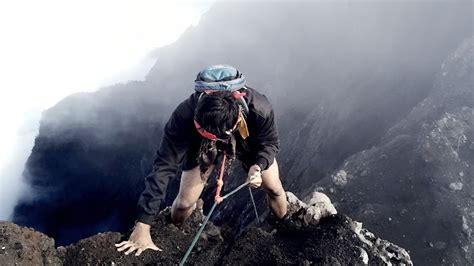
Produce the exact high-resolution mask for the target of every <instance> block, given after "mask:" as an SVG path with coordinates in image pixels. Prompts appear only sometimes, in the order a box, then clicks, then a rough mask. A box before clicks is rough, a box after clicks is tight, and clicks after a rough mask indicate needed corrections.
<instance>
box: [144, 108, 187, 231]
mask: <svg viewBox="0 0 474 266" xmlns="http://www.w3.org/2000/svg"><path fill="white" fill-rule="evenodd" d="M193 115H194V114H193V111H192V110H191V109H190V106H189V102H188V101H184V102H182V103H181V104H180V105H179V106H178V107H177V108H176V110H175V111H174V112H173V114H172V115H171V117H170V119H169V120H168V122H167V123H166V125H165V128H164V133H163V138H162V140H161V145H160V148H159V149H158V151H157V152H156V158H155V161H154V163H153V170H152V172H151V173H150V174H149V175H148V176H147V177H145V190H144V191H143V192H142V194H141V196H140V199H139V201H138V209H139V216H138V221H140V222H142V223H146V224H151V222H152V221H153V217H154V216H155V215H156V214H157V213H158V212H159V211H160V205H161V203H162V201H163V200H164V198H165V193H166V188H167V186H168V182H169V180H170V179H171V178H173V177H175V176H176V173H177V171H178V168H179V165H180V163H181V161H182V159H183V157H184V154H185V153H186V151H187V150H188V147H189V144H190V143H189V140H190V137H189V134H190V132H191V131H190V130H193V128H192V119H193Z"/></svg>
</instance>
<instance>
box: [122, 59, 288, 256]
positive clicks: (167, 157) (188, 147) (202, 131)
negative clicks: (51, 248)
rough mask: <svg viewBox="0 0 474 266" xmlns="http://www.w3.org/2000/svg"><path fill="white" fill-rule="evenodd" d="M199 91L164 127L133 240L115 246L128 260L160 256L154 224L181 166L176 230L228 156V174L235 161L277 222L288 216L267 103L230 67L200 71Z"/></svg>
mask: <svg viewBox="0 0 474 266" xmlns="http://www.w3.org/2000/svg"><path fill="white" fill-rule="evenodd" d="M195 90H196V92H194V93H193V94H192V95H191V96H190V97H189V98H188V99H186V100H185V101H183V102H182V103H181V104H179V105H178V107H177V108H176V109H175V110H174V112H173V113H172V115H171V117H170V119H169V121H168V122H167V124H166V125H165V128H164V135H163V138H162V141H161V145H160V148H159V149H158V151H157V154H156V159H155V161H154V164H153V170H152V172H151V174H149V175H148V176H147V177H146V178H145V190H144V191H143V193H142V194H141V196H140V199H139V201H138V207H139V211H140V214H139V217H138V220H137V222H136V224H135V227H134V229H133V232H132V234H131V235H130V238H129V240H128V241H123V242H121V243H119V244H116V247H118V249H117V250H118V251H125V254H126V255H128V254H130V253H131V252H134V251H136V253H135V255H136V256H139V255H140V254H141V253H142V252H143V251H144V250H146V249H152V250H159V251H161V249H160V248H158V247H157V246H156V245H155V244H154V243H153V241H152V239H151V235H150V224H151V223H152V221H153V218H154V216H155V215H156V214H157V213H158V212H159V210H160V205H161V203H162V201H163V200H164V197H165V192H166V188H167V185H168V182H169V180H170V179H171V178H173V177H174V176H175V175H176V173H177V171H178V168H179V166H181V169H182V174H181V181H180V187H179V192H178V196H177V197H176V199H175V200H174V202H173V204H172V207H171V219H172V221H173V223H174V224H178V225H179V224H182V223H183V222H184V221H185V220H186V219H187V218H188V217H189V216H190V215H191V213H192V210H193V208H194V207H195V203H196V202H197V200H198V199H199V197H200V195H201V192H202V190H203V188H204V185H205V183H206V181H207V178H208V177H209V175H210V174H211V172H212V170H213V169H214V166H215V165H217V164H218V163H219V158H221V157H220V156H221V155H222V154H224V153H225V154H226V157H227V158H228V159H227V160H225V161H226V163H225V166H226V169H227V170H228V169H230V165H231V164H232V162H233V161H234V159H235V158H237V159H238V160H239V161H240V162H241V163H242V167H243V168H244V170H245V171H246V172H247V173H248V176H247V180H248V181H249V182H250V183H249V185H250V186H251V187H254V188H257V187H260V186H262V187H263V188H264V190H265V191H266V193H267V199H268V204H269V207H270V209H271V211H272V213H273V214H274V216H275V217H276V219H283V217H284V216H285V214H286V211H287V202H286V196H285V191H284V189H283V186H282V183H281V181H280V178H279V171H278V164H277V161H276V159H275V156H276V154H277V153H278V149H279V138H278V132H277V129H276V126H275V118H274V113H273V109H272V106H271V104H270V102H269V101H268V99H267V98H266V97H265V96H264V95H263V94H261V93H259V92H257V91H256V90H254V89H252V88H250V87H247V86H246V81H245V78H244V76H243V75H242V74H241V73H240V72H239V71H238V70H237V69H235V68H234V67H231V66H228V65H215V66H211V67H208V68H206V69H204V70H202V71H201V72H199V73H198V75H197V78H196V81H195Z"/></svg>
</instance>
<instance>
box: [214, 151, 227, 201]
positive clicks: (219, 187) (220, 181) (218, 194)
mask: <svg viewBox="0 0 474 266" xmlns="http://www.w3.org/2000/svg"><path fill="white" fill-rule="evenodd" d="M226 157H227V156H226V154H225V153H224V156H223V158H222V165H221V171H220V173H219V178H218V179H217V189H216V196H215V197H214V201H215V202H216V203H217V204H220V203H221V202H222V201H223V200H224V199H223V198H222V197H221V191H222V187H223V186H224V170H225V160H226Z"/></svg>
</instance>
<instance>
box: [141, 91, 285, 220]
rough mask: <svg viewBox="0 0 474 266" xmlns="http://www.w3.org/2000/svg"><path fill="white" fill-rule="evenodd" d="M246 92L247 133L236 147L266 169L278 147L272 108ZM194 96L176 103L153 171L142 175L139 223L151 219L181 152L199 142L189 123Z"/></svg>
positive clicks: (256, 95) (163, 196) (195, 101)
mask: <svg viewBox="0 0 474 266" xmlns="http://www.w3.org/2000/svg"><path fill="white" fill-rule="evenodd" d="M246 93H247V95H246V96H244V97H245V100H246V101H247V104H248V106H249V114H248V117H247V118H246V121H247V126H248V130H249V133H250V136H249V137H248V138H246V139H245V140H242V139H240V141H239V139H238V138H237V136H236V138H237V150H239V147H240V148H243V147H246V148H247V149H248V152H250V153H252V154H254V156H253V157H251V158H253V159H251V161H252V162H249V163H250V164H258V165H260V166H261V167H262V170H266V169H267V168H268V167H269V166H270V165H271V164H272V163H273V160H274V158H275V156H276V154H277V153H278V150H279V146H280V143H279V138H278V132H277V129H276V125H275V117H274V113H273V108H272V106H271V104H270V102H269V101H268V99H267V97H266V96H265V95H263V94H261V93H259V92H257V91H256V90H254V89H252V88H248V89H247V90H246ZM198 97H199V94H198V93H193V94H192V95H191V96H190V97H189V98H188V99H186V100H185V101H183V102H182V103H180V104H179V105H178V107H177V108H176V109H175V110H174V112H173V114H172V115H171V117H170V119H169V120H168V122H167V123H166V125H165V129H164V134H163V138H162V141H161V146H160V148H159V149H158V151H157V153H156V159H155V161H154V164H153V170H152V172H151V173H150V174H149V175H148V176H147V177H146V178H145V190H144V191H143V192H142V194H141V196H140V199H139V201H138V207H139V211H140V213H139V217H138V221H140V222H142V223H146V224H150V223H151V222H152V221H153V216H154V215H155V214H157V213H158V211H159V210H160V205H161V203H162V201H163V199H164V198H165V193H166V188H167V186H168V182H169V180H170V179H171V178H173V177H175V176H176V173H177V171H178V168H179V166H180V164H181V162H182V160H183V158H184V155H185V154H186V152H190V150H192V149H194V150H195V148H192V147H199V145H200V143H201V138H202V137H201V135H199V133H198V132H197V130H196V128H195V127H194V122H193V119H194V111H195V109H196V106H197V100H198ZM237 134H238V133H237Z"/></svg>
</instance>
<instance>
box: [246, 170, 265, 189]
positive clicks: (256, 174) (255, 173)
mask: <svg viewBox="0 0 474 266" xmlns="http://www.w3.org/2000/svg"><path fill="white" fill-rule="evenodd" d="M247 181H249V186H251V187H253V188H258V187H260V186H261V185H262V169H260V166H258V165H256V164H254V165H252V166H251V167H250V169H249V173H248V179H247Z"/></svg>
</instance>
